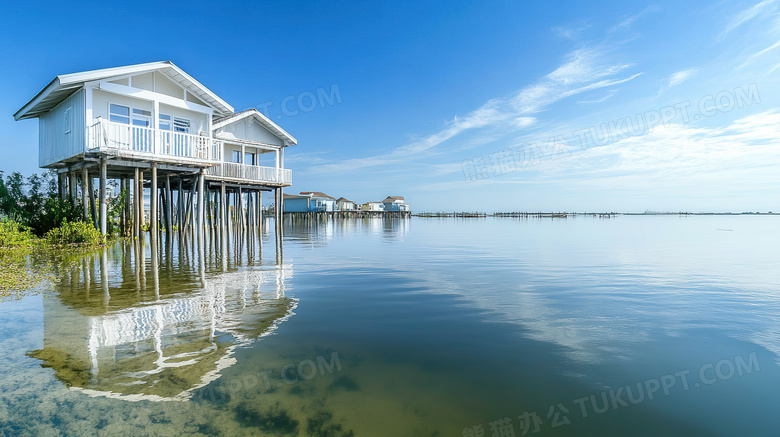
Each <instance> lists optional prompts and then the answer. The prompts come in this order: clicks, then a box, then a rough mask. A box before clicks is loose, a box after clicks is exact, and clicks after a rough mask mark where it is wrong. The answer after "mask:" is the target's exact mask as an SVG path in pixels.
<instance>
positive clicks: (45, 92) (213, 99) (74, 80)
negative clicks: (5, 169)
mask: <svg viewBox="0 0 780 437" xmlns="http://www.w3.org/2000/svg"><path fill="white" fill-rule="evenodd" d="M151 71H159V72H161V73H163V74H165V75H166V76H168V77H169V78H170V79H171V80H173V81H174V82H176V83H178V84H179V85H180V86H181V87H183V88H184V89H186V90H187V91H189V92H190V93H192V94H193V95H195V96H196V97H198V98H199V99H200V100H202V101H203V102H205V103H206V104H207V105H209V106H210V107H212V108H214V110H215V111H216V113H217V114H219V115H224V114H230V113H232V112H233V107H232V106H230V105H229V104H227V102H225V101H224V100H222V99H221V98H219V97H218V96H217V95H216V94H214V93H213V92H211V90H209V89H208V88H206V87H205V86H203V85H202V84H201V83H200V82H198V81H197V80H195V79H194V78H193V77H192V76H190V75H189V74H187V73H185V72H184V71H183V70H182V69H181V68H179V67H177V66H176V65H174V63H173V62H171V61H159V62H149V63H146V64H136V65H127V66H124V67H114V68H104V69H101V70H91V71H83V72H80V73H70V74H61V75H59V76H56V77H55V78H54V79H53V80H52V81H51V82H49V84H48V85H46V87H45V88H43V89H42V90H41V91H40V92H39V93H38V94H36V95H35V97H33V98H32V99H31V100H30V101H29V102H27V103H26V104H25V105H24V106H22V108H21V109H19V110H18V111H16V113H15V114H14V119H15V120H25V119H28V118H38V117H40V116H41V115H43V114H45V113H47V112H49V111H50V110H51V109H52V108H54V107H55V106H57V105H58V104H59V103H60V102H62V101H63V100H65V99H67V98H68V97H69V96H70V95H71V94H73V93H74V92H76V91H78V90H79V89H80V88H81V87H82V86H84V84H85V83H86V82H92V81H96V80H105V79H109V78H112V77H117V76H125V75H129V74H143V73H148V72H151Z"/></svg>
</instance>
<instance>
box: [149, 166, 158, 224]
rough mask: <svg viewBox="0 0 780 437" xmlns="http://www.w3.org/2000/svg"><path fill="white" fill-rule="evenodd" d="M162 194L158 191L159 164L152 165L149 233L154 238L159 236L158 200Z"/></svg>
mask: <svg viewBox="0 0 780 437" xmlns="http://www.w3.org/2000/svg"><path fill="white" fill-rule="evenodd" d="M159 196H160V193H159V192H158V190H157V163H156V162H153V163H152V186H151V190H150V192H149V204H150V205H149V232H151V234H152V235H153V236H155V237H156V236H157V229H158V228H157V224H158V220H157V206H158V205H157V200H158V199H159Z"/></svg>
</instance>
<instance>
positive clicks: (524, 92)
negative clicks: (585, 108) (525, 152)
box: [317, 48, 642, 172]
mask: <svg viewBox="0 0 780 437" xmlns="http://www.w3.org/2000/svg"><path fill="white" fill-rule="evenodd" d="M603 58H604V53H603V50H602V49H599V48H583V49H580V50H577V51H575V52H573V53H571V54H569V55H568V56H567V57H566V58H565V59H564V62H563V63H562V64H561V65H560V66H559V67H558V68H556V69H555V70H554V71H552V72H551V73H549V74H547V75H546V76H544V77H543V78H542V79H541V80H539V81H538V82H536V83H534V84H532V85H529V86H527V87H525V88H523V89H521V90H520V91H518V92H517V93H516V94H515V95H513V96H510V97H508V98H500V99H491V100H489V101H488V102H486V103H485V104H484V105H482V106H481V107H480V108H478V109H476V110H474V111H472V112H470V113H468V114H466V115H464V116H456V117H454V118H453V120H452V121H451V122H449V123H448V124H447V126H446V127H445V128H444V129H442V130H441V131H439V132H437V133H435V134H432V135H429V136H427V137H423V138H421V139H419V140H416V141H414V142H412V143H410V144H407V145H404V146H401V147H398V148H396V149H395V150H393V151H392V152H390V153H386V154H382V155H377V156H371V157H366V158H356V159H349V160H346V161H342V162H339V163H335V164H330V165H323V166H320V167H319V168H318V169H317V171H322V172H331V171H341V170H346V169H352V170H354V169H356V168H364V167H372V166H378V165H388V164H393V163H398V162H403V161H407V160H408V159H409V158H410V157H411V156H414V155H418V154H420V153H422V152H425V151H427V150H429V149H431V148H433V147H436V146H438V145H440V144H442V143H443V142H445V141H447V140H450V139H452V138H453V137H455V136H457V135H460V134H462V133H464V132H466V131H469V130H473V129H478V128H484V127H488V126H497V125H501V126H502V127H510V128H513V129H520V128H526V127H528V126H531V125H532V124H534V123H535V122H536V118H535V117H534V114H537V113H539V112H541V111H542V110H544V109H545V108H547V107H548V106H550V105H552V104H553V103H555V102H558V101H560V100H562V99H565V98H567V97H571V96H573V95H576V94H580V93H583V92H586V91H591V90H596V89H601V88H611V87H614V86H616V85H619V84H622V83H625V82H628V81H630V80H633V79H635V78H636V77H638V76H639V75H641V74H642V73H636V74H633V75H630V76H626V77H620V78H617V77H615V76H616V75H618V74H619V73H622V72H624V71H625V70H626V69H628V68H629V67H630V65H629V64H610V63H607V62H605V61H604V59H603Z"/></svg>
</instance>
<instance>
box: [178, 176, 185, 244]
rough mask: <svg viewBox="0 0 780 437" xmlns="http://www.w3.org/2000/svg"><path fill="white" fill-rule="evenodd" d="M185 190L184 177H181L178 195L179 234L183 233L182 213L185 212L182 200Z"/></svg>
mask: <svg viewBox="0 0 780 437" xmlns="http://www.w3.org/2000/svg"><path fill="white" fill-rule="evenodd" d="M183 194H184V190H183V189H182V177H181V176H179V190H178V192H177V193H176V226H178V227H179V232H181V231H182V227H183V226H182V221H183V219H182V212H183V211H184V199H183V198H182V196H183Z"/></svg>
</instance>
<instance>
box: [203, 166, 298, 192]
mask: <svg viewBox="0 0 780 437" xmlns="http://www.w3.org/2000/svg"><path fill="white" fill-rule="evenodd" d="M206 176H212V177H216V178H219V179H225V180H233V181H235V182H262V183H267V184H273V185H283V186H287V185H291V184H292V170H289V169H286V168H274V167H260V166H257V165H246V164H237V163H234V162H223V163H220V165H218V166H215V167H210V168H207V169H206Z"/></svg>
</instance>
